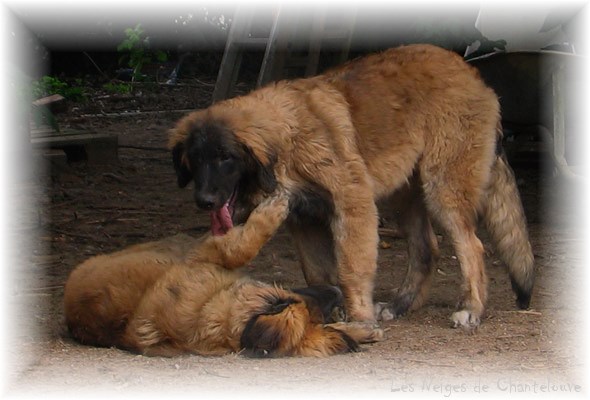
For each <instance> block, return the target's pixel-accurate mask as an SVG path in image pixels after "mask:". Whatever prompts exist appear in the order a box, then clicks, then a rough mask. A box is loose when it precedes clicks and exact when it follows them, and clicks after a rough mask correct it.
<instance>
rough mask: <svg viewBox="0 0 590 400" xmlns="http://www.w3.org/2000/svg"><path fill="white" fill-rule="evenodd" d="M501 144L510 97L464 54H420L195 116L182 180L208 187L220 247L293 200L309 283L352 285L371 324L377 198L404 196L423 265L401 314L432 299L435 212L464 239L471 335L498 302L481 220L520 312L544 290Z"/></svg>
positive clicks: (178, 148) (294, 84)
mask: <svg viewBox="0 0 590 400" xmlns="http://www.w3.org/2000/svg"><path fill="white" fill-rule="evenodd" d="M501 136H502V132H501V126H500V109H499V103H498V99H497V97H496V95H495V93H494V92H493V90H491V89H490V88H488V87H487V86H486V85H485V84H484V83H483V81H482V80H481V79H480V77H479V74H478V72H477V70H475V69H474V68H473V67H471V66H469V65H468V64H466V63H465V62H464V61H463V59H462V58H461V57H459V56H458V55H456V54H454V53H452V52H449V51H446V50H443V49H440V48H437V47H434V46H429V45H413V46H406V47H400V48H396V49H391V50H388V51H385V52H383V53H380V54H375V55H371V56H368V57H365V58H361V59H358V60H356V61H352V62H349V63H347V64H344V65H343V66H341V67H339V68H336V69H334V70H332V71H330V72H328V73H326V74H324V75H320V76H317V77H314V78H310V79H300V80H294V81H281V82H277V83H273V84H271V85H269V86H267V87H264V88H262V89H259V90H256V91H254V92H252V93H250V94H248V95H246V96H242V97H238V98H234V99H230V100H226V101H223V102H220V103H217V104H214V105H213V106H211V107H209V108H207V109H205V110H199V111H195V112H193V113H191V114H189V115H188V116H186V117H185V118H183V119H182V120H180V121H179V122H178V124H177V125H176V128H175V129H174V130H173V131H172V133H171V135H170V147H171V149H172V153H173V159H174V164H175V168H176V172H177V175H178V182H179V185H180V186H185V185H187V184H188V183H189V182H190V181H194V183H195V201H196V203H197V205H198V206H199V207H201V208H203V209H206V210H210V211H211V216H212V228H213V232H214V233H215V234H218V235H219V236H217V237H215V240H217V241H218V242H219V243H220V245H221V244H222V243H227V242H228V238H227V237H225V236H223V234H224V233H225V232H227V231H228V229H229V228H230V227H231V226H232V218H233V222H241V221H242V219H243V216H244V215H246V214H247V213H248V212H249V211H250V210H251V209H252V208H254V207H260V203H261V201H262V199H263V198H264V197H265V196H276V195H278V194H285V195H287V196H288V197H289V211H290V213H289V217H288V219H287V220H288V225H289V227H290V229H291V231H292V233H293V236H294V238H295V240H296V243H297V248H298V249H299V251H300V253H301V260H302V264H303V269H304V272H305V276H306V278H307V280H308V282H309V283H310V284H317V283H324V282H326V281H330V282H331V283H338V284H339V285H340V286H341V287H342V289H343V292H344V296H345V300H346V305H347V308H348V311H349V314H350V315H351V316H352V318H353V319H355V320H359V321H363V320H372V319H373V318H374V309H373V299H372V292H373V281H374V277H375V269H376V259H377V241H378V235H377V223H378V217H377V208H376V206H375V201H376V200H379V199H383V198H385V197H387V196H390V195H392V194H394V193H397V194H398V195H401V194H402V192H404V193H403V195H405V196H409V197H408V201H406V202H405V205H404V208H405V210H404V211H405V214H406V217H405V218H404V221H402V222H405V224H404V225H405V229H406V231H407V235H408V239H409V249H410V267H409V271H408V276H407V277H406V280H405V282H404V285H403V286H402V289H401V290H400V291H399V295H398V297H397V299H395V300H394V302H393V305H392V310H393V311H394V312H395V313H396V314H400V313H403V312H405V311H407V310H408V309H410V308H415V307H417V306H419V305H420V304H421V303H422V302H423V301H424V298H425V296H426V292H427V288H428V282H429V280H430V279H429V277H430V275H431V271H432V267H433V264H434V261H433V259H434V256H433V255H434V254H436V252H437V244H436V239H435V236H434V235H433V231H432V227H431V223H430V220H429V216H430V217H433V218H435V219H436V220H437V221H438V222H439V223H440V225H441V226H442V227H443V228H444V229H445V230H446V231H447V232H448V234H449V236H450V237H451V239H452V240H453V243H454V246H455V250H456V252H457V257H458V259H459V262H460V264H461V271H462V273H463V277H464V285H463V290H464V294H463V299H462V302H461V306H460V309H459V310H458V311H457V312H455V313H454V314H453V316H452V319H453V321H454V323H455V326H463V327H468V328H469V327H474V326H477V325H478V324H479V322H480V318H481V316H482V314H483V312H484V307H485V302H486V297H487V278H486V274H485V268H484V260H483V246H482V244H481V242H480V240H479V239H478V237H477V236H476V227H477V222H478V216H481V217H482V218H483V221H484V222H485V224H486V226H487V228H488V230H489V231H490V234H491V237H492V239H493V241H494V243H495V245H496V248H497V250H498V252H499V255H500V256H501V257H502V259H503V260H504V261H505V263H506V264H507V266H508V270H509V272H510V277H511V280H512V287H513V289H514V291H515V292H516V294H517V304H518V306H519V307H522V308H525V307H528V305H529V301H530V296H531V291H532V287H533V280H534V271H533V270H534V259H533V254H532V251H531V246H530V243H529V240H528V233H527V228H526V223H525V218H524V213H523V209H522V205H521V202H520V198H519V195H518V191H517V188H516V184H515V180H514V176H513V173H512V171H511V169H510V167H509V166H508V164H507V163H506V160H505V158H504V157H503V155H502V149H501ZM278 226H279V225H278V224H277V227H278Z"/></svg>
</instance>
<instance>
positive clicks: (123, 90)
mask: <svg viewBox="0 0 590 400" xmlns="http://www.w3.org/2000/svg"><path fill="white" fill-rule="evenodd" d="M102 88H103V89H104V90H106V91H107V92H109V93H115V94H128V93H131V90H132V89H133V85H131V84H129V83H115V82H108V83H105V84H104V85H102Z"/></svg>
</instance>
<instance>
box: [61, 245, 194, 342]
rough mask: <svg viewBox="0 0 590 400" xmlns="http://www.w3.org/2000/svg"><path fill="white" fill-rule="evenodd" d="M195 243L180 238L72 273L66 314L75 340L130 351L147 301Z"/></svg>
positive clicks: (90, 262)
mask: <svg viewBox="0 0 590 400" xmlns="http://www.w3.org/2000/svg"><path fill="white" fill-rule="evenodd" d="M194 243H195V239H193V238H191V237H189V236H186V235H177V236H173V237H171V238H167V239H164V240H161V241H157V242H149V243H144V244H139V245H135V246H131V247H128V248H126V249H124V250H121V251H118V252H115V253H112V254H105V255H99V256H96V257H92V258H90V259H88V260H86V261H85V262H83V263H82V264H80V265H79V266H77V267H76V268H75V269H74V270H73V271H72V273H71V274H70V276H69V278H68V281H67V282H66V286H65V289H64V312H65V316H66V324H67V327H68V330H69V331H70V333H71V335H72V336H73V337H74V338H75V339H76V340H78V341H79V342H81V343H84V344H87V345H92V346H103V347H109V346H119V347H127V346H126V344H125V343H123V335H124V332H125V328H126V327H127V323H128V322H129V319H130V318H131V316H132V314H133V313H134V311H135V309H136V308H137V306H138V304H139V301H140V300H141V297H142V296H143V294H144V293H145V292H146V290H147V289H148V288H149V287H151V286H152V285H153V284H154V283H155V282H156V281H157V280H158V279H159V278H160V277H161V276H162V275H163V274H164V273H165V272H166V271H167V270H168V269H169V268H170V266H171V265H173V264H176V263H180V262H182V261H183V260H184V256H185V254H186V252H187V249H188V248H189V247H190V246H191V245H193V244H194Z"/></svg>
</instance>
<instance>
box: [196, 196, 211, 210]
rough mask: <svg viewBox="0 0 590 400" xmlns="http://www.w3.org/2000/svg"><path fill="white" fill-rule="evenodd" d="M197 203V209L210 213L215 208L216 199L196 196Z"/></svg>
mask: <svg viewBox="0 0 590 400" xmlns="http://www.w3.org/2000/svg"><path fill="white" fill-rule="evenodd" d="M195 202H196V203H197V207H199V208H200V209H202V210H207V211H210V210H212V209H213V207H215V198H214V197H213V196H207V195H204V196H203V195H195Z"/></svg>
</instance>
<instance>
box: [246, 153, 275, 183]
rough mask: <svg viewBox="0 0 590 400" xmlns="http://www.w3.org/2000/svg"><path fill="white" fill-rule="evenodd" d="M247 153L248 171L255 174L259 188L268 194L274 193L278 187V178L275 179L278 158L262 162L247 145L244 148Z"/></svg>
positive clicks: (269, 158) (268, 158)
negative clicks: (275, 166)
mask: <svg viewBox="0 0 590 400" xmlns="http://www.w3.org/2000/svg"><path fill="white" fill-rule="evenodd" d="M243 148H244V152H245V153H246V164H247V165H248V169H249V170H250V171H251V172H253V174H254V176H255V179H256V183H257V186H258V187H259V188H260V189H261V190H262V191H264V192H266V193H272V192H274V190H275V189H276V187H277V178H276V177H275V172H274V165H275V163H276V157H273V156H271V157H267V160H264V161H262V160H260V159H259V158H258V157H256V155H255V154H254V151H252V149H251V148H250V147H248V146H246V145H244V146H243Z"/></svg>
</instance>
